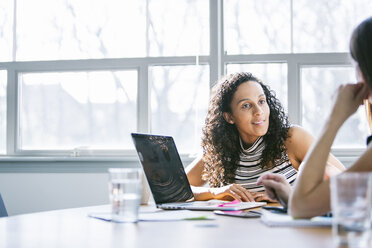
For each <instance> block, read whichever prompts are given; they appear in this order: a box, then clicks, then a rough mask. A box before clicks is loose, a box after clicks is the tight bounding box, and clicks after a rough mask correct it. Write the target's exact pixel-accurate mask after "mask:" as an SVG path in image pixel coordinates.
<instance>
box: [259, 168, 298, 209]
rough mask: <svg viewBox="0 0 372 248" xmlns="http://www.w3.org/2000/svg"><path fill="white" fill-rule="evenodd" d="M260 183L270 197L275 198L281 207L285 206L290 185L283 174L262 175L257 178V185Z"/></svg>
mask: <svg viewBox="0 0 372 248" xmlns="http://www.w3.org/2000/svg"><path fill="white" fill-rule="evenodd" d="M261 184H262V185H263V186H264V187H265V189H266V193H267V195H268V196H269V197H270V198H271V199H273V200H277V201H278V202H279V203H280V204H281V205H282V206H283V207H287V204H288V198H289V194H290V192H291V186H290V185H289V183H288V182H287V180H286V179H285V177H284V176H283V175H280V174H274V173H267V174H265V175H262V176H260V178H258V180H257V185H261Z"/></svg>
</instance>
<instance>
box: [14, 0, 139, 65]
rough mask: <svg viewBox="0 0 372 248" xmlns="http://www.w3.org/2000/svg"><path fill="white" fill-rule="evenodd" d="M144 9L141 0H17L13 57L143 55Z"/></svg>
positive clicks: (46, 57) (28, 58)
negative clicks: (15, 47)
mask: <svg viewBox="0 0 372 248" xmlns="http://www.w3.org/2000/svg"><path fill="white" fill-rule="evenodd" d="M35 10H39V11H37V14H35ZM40 10H42V11H40ZM145 14H146V9H145V0H137V1H117V0H107V1H101V0H79V1H73V0H53V1H45V0H33V1H29V0H17V39H18V40H17V60H49V59H85V58H108V57H137V56H144V55H145V53H146V16H145Z"/></svg>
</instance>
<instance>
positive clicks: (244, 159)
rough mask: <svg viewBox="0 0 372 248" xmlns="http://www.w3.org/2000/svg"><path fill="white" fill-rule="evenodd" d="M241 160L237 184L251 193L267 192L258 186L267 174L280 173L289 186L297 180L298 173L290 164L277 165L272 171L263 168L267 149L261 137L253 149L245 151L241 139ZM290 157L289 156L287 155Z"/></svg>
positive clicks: (236, 177) (236, 174)
mask: <svg viewBox="0 0 372 248" xmlns="http://www.w3.org/2000/svg"><path fill="white" fill-rule="evenodd" d="M240 148H241V152H240V160H239V161H238V167H237V169H236V172H235V183H236V184H240V185H242V186H243V187H244V188H246V189H248V190H249V191H254V192H259V191H265V188H264V187H263V186H262V185H256V182H257V179H258V178H259V177H260V176H261V175H262V174H264V173H266V172H272V173H279V174H282V175H284V176H285V178H286V179H287V181H288V183H289V184H291V185H292V184H293V182H294V181H295V179H296V178H297V171H296V169H295V168H294V167H293V166H292V164H291V163H290V162H289V160H288V162H283V163H281V164H277V165H276V166H275V167H273V168H271V169H267V168H262V167H261V164H260V162H261V160H262V151H263V150H264V148H265V143H264V141H263V137H259V138H258V139H257V140H256V141H255V142H254V143H253V145H252V146H251V147H249V148H248V149H244V147H243V143H242V141H241V139H240ZM287 156H288V155H287Z"/></svg>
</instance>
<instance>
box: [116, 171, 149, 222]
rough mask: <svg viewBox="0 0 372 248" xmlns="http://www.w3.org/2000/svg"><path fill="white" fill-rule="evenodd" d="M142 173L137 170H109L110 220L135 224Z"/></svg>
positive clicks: (139, 200)
mask: <svg viewBox="0 0 372 248" xmlns="http://www.w3.org/2000/svg"><path fill="white" fill-rule="evenodd" d="M141 174H142V171H141V170H140V169H138V168H110V169H109V194H110V203H111V206H112V220H113V221H115V222H137V221H138V209H139V206H140V202H141V191H142V182H141V178H142V177H141Z"/></svg>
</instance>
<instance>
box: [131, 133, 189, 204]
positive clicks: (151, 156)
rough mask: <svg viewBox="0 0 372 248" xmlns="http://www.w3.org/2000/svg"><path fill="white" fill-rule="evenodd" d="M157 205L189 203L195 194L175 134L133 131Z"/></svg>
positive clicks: (135, 143)
mask: <svg viewBox="0 0 372 248" xmlns="http://www.w3.org/2000/svg"><path fill="white" fill-rule="evenodd" d="M131 135H132V138H133V142H134V145H135V147H136V150H137V153H138V157H139V159H140V161H141V164H142V167H143V170H144V172H145V175H146V178H147V181H148V183H149V186H150V189H151V192H152V195H153V197H154V200H155V203H156V204H161V203H171V202H185V201H187V200H190V199H192V198H193V197H194V195H193V193H192V191H191V188H190V184H189V181H188V180H187V177H186V173H185V170H184V168H183V165H182V162H181V159H180V156H179V154H178V151H177V148H176V144H175V143H174V140H173V138H172V137H169V136H160V135H150V134H138V133H132V134H131Z"/></svg>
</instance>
